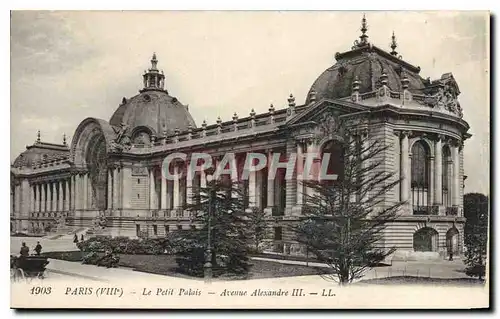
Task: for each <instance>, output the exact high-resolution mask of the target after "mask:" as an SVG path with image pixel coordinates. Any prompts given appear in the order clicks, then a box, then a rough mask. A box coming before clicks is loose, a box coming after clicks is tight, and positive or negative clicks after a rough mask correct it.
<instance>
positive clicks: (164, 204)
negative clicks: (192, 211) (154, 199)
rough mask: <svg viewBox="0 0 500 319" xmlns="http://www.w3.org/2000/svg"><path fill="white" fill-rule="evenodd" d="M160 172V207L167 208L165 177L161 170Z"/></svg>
mask: <svg viewBox="0 0 500 319" xmlns="http://www.w3.org/2000/svg"><path fill="white" fill-rule="evenodd" d="M161 173H162V174H161V190H160V196H161V199H160V205H161V209H167V179H166V178H165V176H163V172H161Z"/></svg>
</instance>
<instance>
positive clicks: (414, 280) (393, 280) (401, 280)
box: [357, 276, 484, 287]
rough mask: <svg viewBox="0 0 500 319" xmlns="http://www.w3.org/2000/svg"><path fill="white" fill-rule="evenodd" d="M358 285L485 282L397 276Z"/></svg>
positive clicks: (361, 282)
mask: <svg viewBox="0 0 500 319" xmlns="http://www.w3.org/2000/svg"><path fill="white" fill-rule="evenodd" d="M357 285H431V286H462V287H463V286H468V285H470V286H481V285H484V281H480V280H478V279H474V278H429V277H413V276H404V277H403V276H397V277H396V276H395V277H387V278H378V279H366V280H361V281H360V282H358V283H357Z"/></svg>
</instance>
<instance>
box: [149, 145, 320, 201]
mask: <svg viewBox="0 0 500 319" xmlns="http://www.w3.org/2000/svg"><path fill="white" fill-rule="evenodd" d="M292 147H293V148H292ZM314 150H316V147H315V145H314V144H312V143H309V144H305V145H304V144H303V143H297V144H296V145H289V147H288V150H287V151H288V152H287V153H289V154H290V153H292V152H293V153H296V154H297V161H296V168H295V170H294V171H295V172H297V171H298V172H302V171H303V169H304V161H305V157H304V156H303V153H304V152H305V151H307V152H313V151H314ZM272 159H273V152H272V151H268V152H267V161H268V164H269V163H271V162H272ZM235 161H238V159H235ZM217 164H218V162H217V163H215V165H217ZM232 164H233V165H237V162H235V163H232ZM236 167H237V166H236ZM268 167H269V166H268ZM180 170H181V168H180V166H177V165H176V166H174V172H173V173H174V174H179V172H180ZM148 174H149V208H150V209H153V210H154V209H178V208H180V207H182V205H183V204H184V203H186V204H191V203H192V202H193V201H192V198H193V197H194V196H195V193H194V192H195V190H196V189H197V187H196V186H197V185H200V187H202V188H203V187H206V184H207V179H206V173H205V172H198V174H197V175H196V177H194V178H193V179H188V178H186V177H185V176H184V177H183V178H182V179H174V180H173V181H167V180H166V179H165V178H163V176H162V177H161V178H160V183H161V184H160V190H159V191H158V190H157V185H156V183H157V182H158V178H157V177H158V176H157V174H161V171H160V170H157V169H154V168H150V169H149V173H148ZM278 176H279V174H276V177H275V179H274V180H272V179H268V178H266V176H265V174H264V171H263V170H259V171H256V172H250V174H249V178H248V193H247V196H248V206H249V207H259V208H273V207H276V206H277V205H278V204H280V203H277V202H276V195H277V194H276V191H277V190H279V189H280V187H281V186H285V189H286V196H285V198H284V202H283V203H281V204H285V205H284V206H285V207H286V208H287V209H288V208H291V207H294V206H300V205H303V202H304V193H305V191H307V190H306V189H305V187H304V185H303V184H302V182H301V180H300V179H298V178H297V173H294V175H293V178H292V179H291V180H288V181H282V178H279V177H278ZM282 182H283V183H284V185H280V183H282ZM198 183H199V184H198ZM264 183H266V184H267V185H266V187H265V189H267V196H264V194H263V189H264ZM195 185H196V186H195ZM184 196H185V198H184ZM264 197H267V202H265V203H264V202H263V201H262V199H263V198H264Z"/></svg>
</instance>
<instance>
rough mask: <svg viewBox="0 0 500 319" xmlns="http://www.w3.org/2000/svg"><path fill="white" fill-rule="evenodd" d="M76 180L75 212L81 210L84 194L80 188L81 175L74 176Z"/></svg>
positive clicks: (74, 194) (74, 189)
mask: <svg viewBox="0 0 500 319" xmlns="http://www.w3.org/2000/svg"><path fill="white" fill-rule="evenodd" d="M74 180H75V183H74V184H73V198H74V199H75V201H74V205H73V206H74V207H75V210H78V209H81V205H82V204H81V203H82V202H81V200H80V198H81V195H82V192H81V190H80V189H81V187H80V174H78V173H77V174H75V176H74Z"/></svg>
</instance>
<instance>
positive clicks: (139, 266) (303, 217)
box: [10, 10, 492, 309]
mask: <svg viewBox="0 0 500 319" xmlns="http://www.w3.org/2000/svg"><path fill="white" fill-rule="evenodd" d="M490 63H491V62H490V13H489V12H487V11H370V10H366V11H36V10H32V11H23V10H17V11H16V10H15V11H11V12H10V163H11V167H10V293H11V300H10V307H11V308H14V309H26V308H86V309H90V308H114V309H196V308H198V309H242V308H247V309H486V308H489V307H490V299H489V294H490V272H491V268H490V249H491V247H492V246H491V244H490V242H489V240H490V236H489V234H490V218H489V217H490V197H491V195H492V194H490V184H489V183H490V157H491V156H490V134H491V132H490V77H491V74H490Z"/></svg>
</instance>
